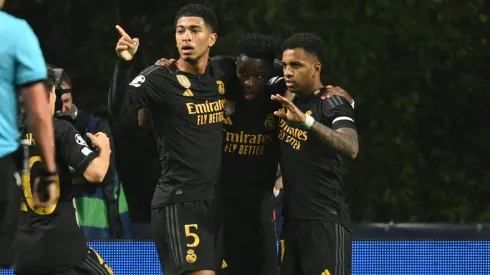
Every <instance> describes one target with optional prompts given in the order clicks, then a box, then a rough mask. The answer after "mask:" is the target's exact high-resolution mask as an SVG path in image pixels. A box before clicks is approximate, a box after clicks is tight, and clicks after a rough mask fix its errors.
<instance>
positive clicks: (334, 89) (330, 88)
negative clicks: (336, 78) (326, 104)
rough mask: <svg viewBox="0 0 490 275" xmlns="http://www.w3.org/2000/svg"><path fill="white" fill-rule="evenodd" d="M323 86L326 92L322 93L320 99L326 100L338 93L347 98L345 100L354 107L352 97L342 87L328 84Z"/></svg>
mask: <svg viewBox="0 0 490 275" xmlns="http://www.w3.org/2000/svg"><path fill="white" fill-rule="evenodd" d="M325 88H326V93H325V94H324V95H322V100H326V99H329V98H331V97H332V96H334V95H338V96H341V97H343V98H345V99H347V101H349V103H350V104H351V106H352V108H354V99H353V98H352V96H351V95H350V94H349V93H348V92H347V91H346V90H344V89H342V88H341V87H339V86H335V87H334V86H332V85H328V86H326V87H325Z"/></svg>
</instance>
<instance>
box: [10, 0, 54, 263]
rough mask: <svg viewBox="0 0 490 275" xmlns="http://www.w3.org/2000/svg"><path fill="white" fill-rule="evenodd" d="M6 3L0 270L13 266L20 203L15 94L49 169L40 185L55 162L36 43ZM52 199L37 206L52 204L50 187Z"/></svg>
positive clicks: (48, 177)
mask: <svg viewBox="0 0 490 275" xmlns="http://www.w3.org/2000/svg"><path fill="white" fill-rule="evenodd" d="M4 3H5V1H4V0H0V37H1V41H2V42H1V43H0V60H1V61H0V102H2V106H1V107H0V247H1V249H0V268H1V267H2V266H9V265H11V262H12V253H11V251H10V247H11V242H12V240H13V238H14V237H13V233H14V232H15V228H16V223H17V214H18V211H17V210H18V207H19V205H18V204H19V200H18V198H17V196H16V194H17V192H18V190H17V188H16V180H15V177H14V174H15V173H16V171H17V169H16V164H15V160H14V159H15V158H14V154H15V152H16V151H17V148H18V147H19V138H18V136H19V135H18V129H17V95H18V90H17V89H19V88H20V90H21V92H22V93H23V94H24V97H25V100H26V105H27V107H28V110H29V112H28V113H29V115H30V117H31V120H33V121H34V122H35V128H34V131H35V133H36V134H37V136H38V137H39V139H38V142H39V146H40V149H41V152H42V156H43V159H44V160H45V162H46V165H47V169H46V170H44V171H43V173H41V174H40V176H41V178H40V180H41V181H42V183H45V184H44V186H46V184H49V183H52V182H53V180H54V177H53V175H54V173H55V172H56V165H55V161H54V154H55V152H54V146H53V140H54V137H53V124H52V121H51V116H50V114H49V112H48V108H47V105H48V103H47V100H46V97H45V94H44V92H43V89H42V83H41V81H42V80H43V79H44V78H46V66H45V64H44V57H43V55H42V52H41V48H40V47H39V41H38V39H37V37H36V35H35V34H34V32H33V31H32V29H31V27H30V26H29V25H28V24H27V22H25V21H24V20H21V19H18V18H15V17H13V16H11V15H9V14H7V13H5V12H3V11H1V9H2V8H3V5H4ZM48 190H50V191H51V192H50V193H49V194H50V198H49V199H48V200H47V201H45V202H44V203H43V202H41V201H39V200H38V196H37V194H36V196H35V197H36V203H37V204H38V205H44V206H47V205H50V204H52V203H53V201H54V188H53V186H50V187H49V188H48Z"/></svg>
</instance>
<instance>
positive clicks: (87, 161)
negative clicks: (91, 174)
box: [75, 152, 97, 175]
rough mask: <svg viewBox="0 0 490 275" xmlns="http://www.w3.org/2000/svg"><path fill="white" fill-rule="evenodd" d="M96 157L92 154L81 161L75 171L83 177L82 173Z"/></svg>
mask: <svg viewBox="0 0 490 275" xmlns="http://www.w3.org/2000/svg"><path fill="white" fill-rule="evenodd" d="M96 157H97V154H96V153H93V152H92V153H91V154H89V155H88V156H87V157H86V158H85V159H84V160H83V161H82V163H80V164H79V165H78V167H77V168H76V169H75V170H77V171H78V172H79V173H80V174H82V175H83V173H85V170H87V167H88V166H89V165H90V163H91V162H92V161H93V160H94V159H95V158H96Z"/></svg>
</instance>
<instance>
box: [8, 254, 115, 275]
mask: <svg viewBox="0 0 490 275" xmlns="http://www.w3.org/2000/svg"><path fill="white" fill-rule="evenodd" d="M15 274H16V275H31V274H29V273H15ZM33 274H34V273H33ZM35 274H42V273H35ZM49 274H52V275H112V274H114V272H113V271H112V269H111V267H110V266H109V265H107V263H106V262H104V260H103V259H102V257H100V256H99V254H98V253H97V252H95V250H93V249H92V248H89V249H88V251H87V257H85V260H83V262H82V263H81V264H79V265H77V266H76V267H74V268H70V269H68V270H65V271H63V272H59V273H49Z"/></svg>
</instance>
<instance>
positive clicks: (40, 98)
mask: <svg viewBox="0 0 490 275" xmlns="http://www.w3.org/2000/svg"><path fill="white" fill-rule="evenodd" d="M23 23H24V24H25V25H24V26H23V28H22V32H23V33H22V34H19V35H18V40H17V41H16V46H17V47H16V50H15V59H16V64H17V68H16V72H15V81H16V85H17V86H18V87H20V88H21V90H22V93H23V94H24V97H25V101H26V107H27V108H26V109H27V111H28V115H29V117H30V120H31V121H32V122H33V125H34V135H35V136H36V142H37V144H38V145H39V147H40V148H41V153H42V157H43V160H44V162H45V163H46V166H47V168H48V170H49V171H50V172H54V171H56V164H55V156H54V153H55V147H54V130H53V118H52V116H51V113H50V112H49V107H48V99H47V97H46V92H45V89H44V86H43V84H42V83H41V81H42V80H44V79H45V78H46V75H47V69H46V63H45V62H44V57H43V54H42V51H41V48H40V47H39V41H38V39H37V37H36V35H35V34H34V32H33V31H32V29H31V27H30V26H29V25H28V24H27V22H25V21H24V22H23Z"/></svg>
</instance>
